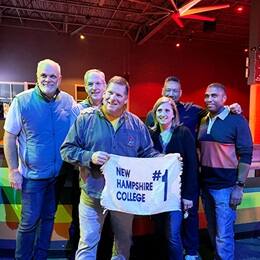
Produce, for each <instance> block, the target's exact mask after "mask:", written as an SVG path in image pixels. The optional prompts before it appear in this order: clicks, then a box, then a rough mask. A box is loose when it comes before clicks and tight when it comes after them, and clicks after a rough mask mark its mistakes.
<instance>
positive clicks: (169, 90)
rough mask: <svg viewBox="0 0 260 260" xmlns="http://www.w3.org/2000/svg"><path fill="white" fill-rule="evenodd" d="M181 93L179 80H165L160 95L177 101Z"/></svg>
mask: <svg viewBox="0 0 260 260" xmlns="http://www.w3.org/2000/svg"><path fill="white" fill-rule="evenodd" d="M181 94H182V90H181V84H180V82H177V81H172V80H171V81H167V82H165V84H164V87H163V89H162V96H164V97H170V98H172V99H173V100H174V101H175V102H178V101H179V100H180V97H181Z"/></svg>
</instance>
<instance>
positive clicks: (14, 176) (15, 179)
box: [4, 131, 23, 190]
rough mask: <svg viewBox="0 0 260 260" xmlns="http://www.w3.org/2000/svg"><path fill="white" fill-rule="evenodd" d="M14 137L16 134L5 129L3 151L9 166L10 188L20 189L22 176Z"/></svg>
mask: <svg viewBox="0 0 260 260" xmlns="http://www.w3.org/2000/svg"><path fill="white" fill-rule="evenodd" d="M16 139H17V136H16V135H14V134H11V133H8V132H7V131H5V134H4V153H5V158H6V161H7V165H8V168H9V181H10V184H11V187H12V188H14V189H17V190H21V189H22V182H23V177H22V175H21V173H20V172H19V170H18V151H17V145H16Z"/></svg>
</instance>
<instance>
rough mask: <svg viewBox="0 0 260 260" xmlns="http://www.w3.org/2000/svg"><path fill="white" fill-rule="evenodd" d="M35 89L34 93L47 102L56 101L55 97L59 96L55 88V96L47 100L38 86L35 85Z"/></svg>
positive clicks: (58, 91)
mask: <svg viewBox="0 0 260 260" xmlns="http://www.w3.org/2000/svg"><path fill="white" fill-rule="evenodd" d="M35 89H36V92H37V93H38V94H39V95H40V96H41V97H42V98H43V99H44V100H45V101H47V102H51V101H52V100H54V101H55V100H56V98H57V96H58V95H59V93H60V90H59V89H58V88H57V90H56V92H55V94H54V96H53V97H51V98H49V97H48V96H47V95H45V94H44V93H43V92H42V91H41V89H40V88H39V86H38V84H36V85H35Z"/></svg>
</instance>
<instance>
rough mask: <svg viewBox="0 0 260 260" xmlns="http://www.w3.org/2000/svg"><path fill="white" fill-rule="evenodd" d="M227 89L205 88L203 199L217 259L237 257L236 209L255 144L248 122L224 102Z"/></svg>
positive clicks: (201, 140)
mask: <svg viewBox="0 0 260 260" xmlns="http://www.w3.org/2000/svg"><path fill="white" fill-rule="evenodd" d="M226 99H227V95H226V89H225V87H224V86H223V85H222V84H220V83H212V84H210V85H209V86H208V87H207V89H206V92H205V103H206V106H207V109H208V111H209V113H208V114H207V115H206V116H205V117H204V118H202V121H201V124H200V128H199V132H198V141H199V146H200V162H201V176H200V177H201V180H202V200H203V204H204V208H205V213H206V217H207V221H208V231H209V234H210V238H211V241H212V244H213V246H214V247H215V250H216V259H223V260H232V259H234V222H235V219H236V212H235V209H236V207H237V205H239V204H240V203H241V200H242V197H243V187H244V184H245V180H246V178H247V175H248V171H249V168H250V164H251V158H252V152H253V144H252V138H251V133H250V129H249V126H248V122H247V121H246V119H245V118H244V117H243V116H241V115H235V114H232V113H230V111H229V110H228V109H227V108H226V107H225V106H224V104H225V101H226Z"/></svg>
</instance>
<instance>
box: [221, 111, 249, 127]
mask: <svg viewBox="0 0 260 260" xmlns="http://www.w3.org/2000/svg"><path fill="white" fill-rule="evenodd" d="M226 118H227V121H229V122H230V123H232V124H235V125H237V126H240V125H244V124H246V125H248V121H247V119H246V118H245V117H244V116H243V115H241V114H240V115H237V114H233V113H229V114H228V116H227V117H226Z"/></svg>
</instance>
